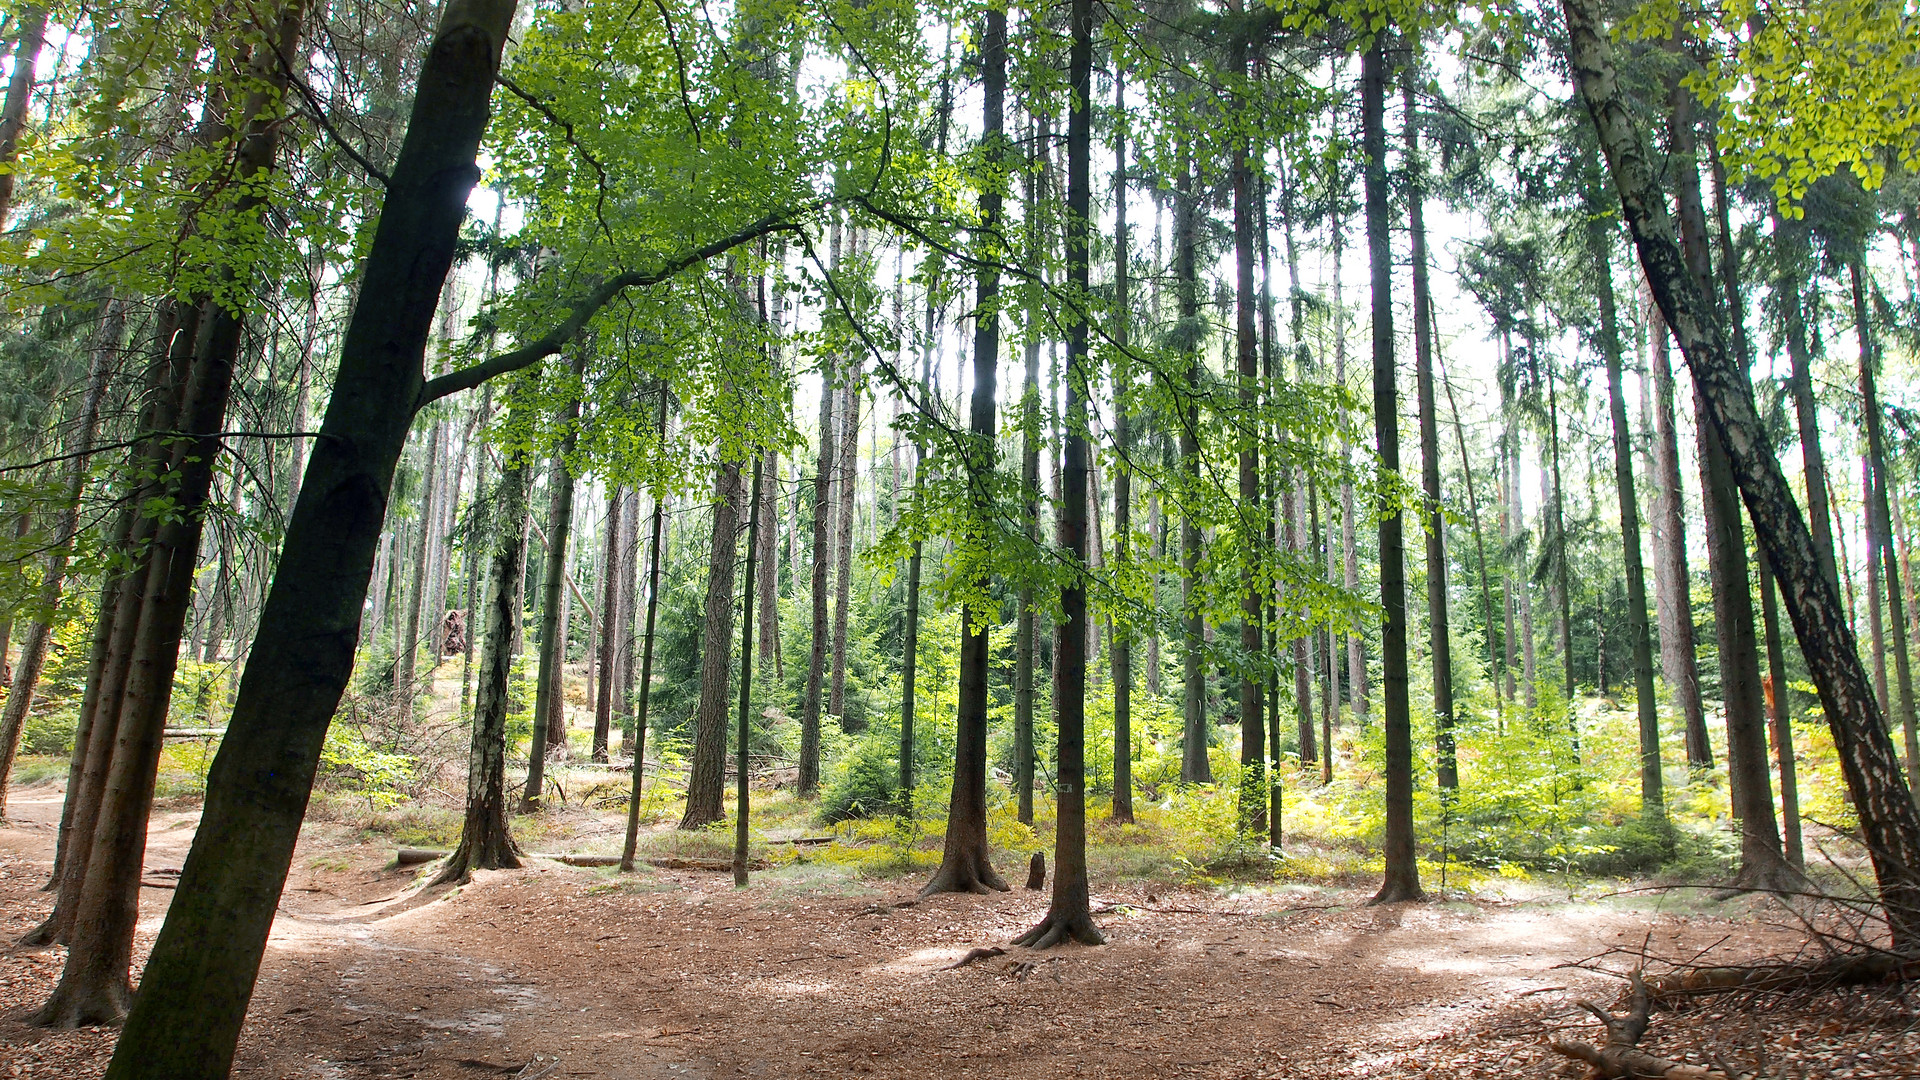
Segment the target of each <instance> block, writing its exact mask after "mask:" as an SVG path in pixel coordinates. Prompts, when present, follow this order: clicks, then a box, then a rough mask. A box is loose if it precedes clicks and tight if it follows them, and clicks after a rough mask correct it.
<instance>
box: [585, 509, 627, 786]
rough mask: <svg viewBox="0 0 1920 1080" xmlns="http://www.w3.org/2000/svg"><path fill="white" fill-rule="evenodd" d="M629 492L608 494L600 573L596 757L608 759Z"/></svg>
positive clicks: (594, 732) (595, 705)
mask: <svg viewBox="0 0 1920 1080" xmlns="http://www.w3.org/2000/svg"><path fill="white" fill-rule="evenodd" d="M626 501H627V498H626V492H625V491H623V490H621V489H620V488H619V487H617V486H616V487H614V488H612V490H610V491H609V492H608V493H607V518H606V524H605V525H604V526H603V530H604V536H603V537H602V540H603V541H604V542H605V545H606V551H605V555H604V556H603V561H602V564H601V565H602V567H603V569H602V570H601V573H600V635H599V637H600V643H599V644H600V655H599V661H600V693H599V694H598V695H596V696H595V698H594V701H593V760H595V761H598V762H605V761H606V760H607V743H608V741H609V740H610V739H611V737H612V732H613V699H614V694H613V689H614V687H615V686H617V685H618V679H617V678H616V676H617V675H618V670H617V669H618V667H619V656H620V651H619V650H620V633H619V626H620V581H621V578H622V576H623V575H622V573H621V570H622V566H621V559H620V546H621V545H620V541H621V539H622V538H623V536H624V534H625V532H626V525H625V523H624V522H623V521H622V520H621V516H620V515H621V511H623V510H624V509H625V508H626Z"/></svg>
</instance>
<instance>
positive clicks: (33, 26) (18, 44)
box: [0, 4, 47, 653]
mask: <svg viewBox="0 0 1920 1080" xmlns="http://www.w3.org/2000/svg"><path fill="white" fill-rule="evenodd" d="M15 18H16V25H17V26H19V28H20V31H19V34H18V35H16V36H15V38H14V41H13V77H12V78H11V79H9V80H8V81H7V98H6V102H5V104H3V105H0V228H5V227H6V224H7V213H8V211H10V210H12V209H13V193H14V181H15V174H14V165H15V163H16V162H18V161H19V159H20V136H21V135H22V134H24V133H25V132H26V129H27V109H28V106H29V105H31V104H32V102H33V83H34V73H35V68H36V65H37V64H38V63H39V59H40V50H41V48H42V47H44V46H45V45H46V41H47V9H46V8H43V7H41V6H40V5H38V4H29V5H27V6H25V7H23V8H21V9H20V11H19V13H18V15H16V16H15ZM4 652H5V650H4V649H0V653H4Z"/></svg>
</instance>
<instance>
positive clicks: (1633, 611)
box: [1587, 175, 1667, 823]
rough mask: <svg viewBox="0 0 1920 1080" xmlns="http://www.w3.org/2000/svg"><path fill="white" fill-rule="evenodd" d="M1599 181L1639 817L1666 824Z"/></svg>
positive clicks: (1606, 356)
mask: <svg viewBox="0 0 1920 1080" xmlns="http://www.w3.org/2000/svg"><path fill="white" fill-rule="evenodd" d="M1604 199H1605V193H1604V191H1602V190H1600V188H1599V177H1598V176H1597V175H1596V176H1594V177H1593V180H1592V195H1591V201H1592V202H1593V203H1594V204H1595V205H1594V208H1593V209H1592V210H1590V211H1589V213H1588V216H1587V249H1588V253H1589V255H1590V256H1591V258H1592V259H1593V263H1594V267H1593V270H1594V283H1595V285H1596V286H1597V287H1598V290H1599V292H1598V295H1599V299H1600V341H1599V345H1600V356H1601V359H1602V360H1603V361H1604V362H1605V363H1606V367H1607V415H1608V417H1609V419H1610V420H1611V421H1612V425H1613V484H1614V490H1615V492H1616V493H1617V494H1618V496H1619V500H1620V546H1621V548H1622V549H1623V553H1622V557H1623V559H1624V560H1625V562H1626V574H1627V635H1628V638H1629V645H1630V648H1631V650H1632V653H1633V690H1634V709H1635V713H1636V715H1637V716H1638V718H1639V721H1640V816H1641V818H1642V820H1644V821H1647V822H1654V821H1659V822H1663V823H1664V822H1665V820H1666V814H1667V810H1666V791H1665V784H1664V778H1663V777H1662V775H1661V772H1660V717H1659V713H1658V712H1657V711H1656V708H1655V706H1656V704H1657V703H1656V701H1655V699H1654V692H1653V643H1652V642H1651V641H1650V640H1649V638H1650V637H1651V634H1650V633H1649V629H1648V626H1647V581H1646V570H1645V568H1644V567H1643V566H1642V564H1641V558H1640V500H1639V497H1638V496H1637V495H1636V494H1635V492H1634V485H1633V433H1632V432H1631V431H1630V430H1628V428H1627V398H1626V389H1625V387H1624V386H1623V385H1622V381H1623V376H1622V375H1621V372H1620V321H1619V314H1618V310H1617V308H1616V305H1615V302H1614V295H1613V261H1612V258H1611V254H1610V250H1611V248H1612V246H1613V237H1612V236H1611V235H1610V233H1609V227H1608V225H1607V221H1606V218H1605V217H1604V216H1603V215H1601V214H1600V213H1599V212H1598V210H1599V204H1600V203H1601V202H1602V201H1603V200H1604Z"/></svg>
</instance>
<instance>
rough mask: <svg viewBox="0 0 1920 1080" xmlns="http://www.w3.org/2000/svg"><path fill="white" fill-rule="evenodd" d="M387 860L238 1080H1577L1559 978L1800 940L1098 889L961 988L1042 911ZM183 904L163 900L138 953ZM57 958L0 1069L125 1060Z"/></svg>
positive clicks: (331, 829) (355, 893) (318, 860)
mask: <svg viewBox="0 0 1920 1080" xmlns="http://www.w3.org/2000/svg"><path fill="white" fill-rule="evenodd" d="M58 799H59V793H58V791H57V789H55V788H53V787H51V786H43V787H38V788H28V789H25V790H23V791H20V792H18V793H16V795H15V797H14V798H13V799H12V801H11V806H12V808H13V812H14V815H15V817H14V824H13V825H12V826H10V827H4V828H0V940H4V941H6V942H11V941H14V940H17V939H18V937H19V935H20V934H21V933H22V932H24V931H25V930H26V929H28V928H29V927H30V926H32V925H33V924H34V923H35V922H37V921H38V920H39V919H40V918H42V917H43V916H44V914H45V912H46V911H47V910H48V908H49V906H50V902H49V896H48V894H46V893H43V892H39V891H37V890H38V889H39V886H40V885H41V884H42V883H43V882H44V880H45V878H46V874H47V871H48V870H49V868H50V866H51V857H52V840H53V831H54V830H53V822H55V821H56V820H57V817H58V813H59V802H58ZM195 820H196V815H195V813H194V812H193V811H192V810H191V809H188V810H177V809H176V810H166V811H163V812H161V813H158V814H157V815H156V817H155V819H154V822H153V826H152V830H151V833H150V840H149V847H148V854H147V866H148V878H149V880H152V881H156V882H164V880H165V877H164V873H162V872H163V871H164V869H165V868H169V867H178V866H179V865H180V863H181V861H182V860H183V858H184V856H185V853H186V849H187V845H188V843H189V842H190V840H191V836H192V829H193V825H194V822H195ZM391 856H392V849H391V846H374V845H372V844H369V843H361V842H359V841H358V840H357V839H356V838H355V837H352V836H350V835H349V834H347V833H346V832H345V830H343V829H341V828H340V827H338V826H327V825H317V824H316V825H310V826H309V828H308V830H307V832H306V834H305V835H304V836H303V839H302V843H301V848H300V850H299V852H298V854H297V856H296V859H295V862H294V870H293V873H292V875H291V877H290V879H289V881H288V883H287V889H286V892H285V895H284V898H283V901H282V906H281V913H280V917H279V919H278V921H277V922H276V924H275V928H274V932H273V938H272V943H271V947H270V949H269V951H268V954H267V957H266V961H265V964H264V966H263V968H262V971H261V976H260V983H259V987H258V990H257V992H256V993H255V996H254V1000H253V1007H252V1011H251V1013H250V1014H249V1017H248V1021H247V1027H246V1030H245V1033H244V1034H243V1036H242V1039H241V1046H240V1053H239V1060H238V1065H237V1068H236V1075H239V1076H244V1077H275V1078H279V1077H286V1078H296V1077H298V1078H303V1080H304V1078H314V1080H331V1078H339V1080H348V1078H353V1080H358V1078H373V1077H436V1078H440V1077H444V1078H467V1080H470V1078H476V1077H485V1076H489V1075H499V1076H511V1075H516V1074H518V1075H522V1076H528V1077H531V1076H534V1075H538V1074H541V1073H542V1072H543V1070H548V1067H549V1066H553V1068H552V1069H551V1071H547V1072H545V1075H548V1076H553V1077H610V1078H613V1077H618V1078H626V1077H634V1078H638V1077H668V1078H676V1080H690V1078H719V1077H742V1076H744V1077H802V1076H835V1077H837V1076H849V1075H868V1076H875V1077H913V1078H919V1077H925V1076H928V1075H933V1074H940V1075H955V1076H989V1075H990V1076H993V1077H996V1078H1022V1077H1034V1078H1039V1077H1059V1076H1090V1077H1128V1078H1148V1077H1155V1078H1157V1077H1234V1078H1237V1077H1322V1076H1327V1077H1331V1076H1426V1075H1445V1076H1513V1075H1534V1076H1551V1075H1566V1076H1577V1075H1580V1074H1581V1072H1582V1070H1581V1069H1578V1068H1575V1067H1573V1066H1572V1065H1571V1064H1567V1063H1563V1062H1561V1061H1560V1059H1558V1058H1555V1057H1553V1056H1552V1055H1551V1054H1549V1053H1548V1052H1547V1051H1546V1050H1545V1048H1544V1047H1543V1046H1542V1038H1543V1036H1544V1035H1545V1034H1546V1033H1547V1032H1549V1031H1552V1030H1556V1029H1560V1030H1565V1031H1566V1032H1568V1033H1573V1034H1577V1035H1578V1036H1580V1037H1585V1038H1591V1037H1592V1035H1593V1032H1594V1029H1595V1025H1594V1024H1593V1023H1592V1022H1591V1021H1590V1020H1586V1019H1584V1018H1583V1017H1582V1016H1581V1015H1580V1014H1577V1013H1576V1011H1575V1010H1574V1009H1573V1008H1572V1004H1571V1003H1572V1001H1573V999H1574V998H1576V997H1579V996H1588V997H1594V998H1597V999H1599V1000H1603V1001H1611V1000H1613V999H1614V997H1615V995H1616V994H1617V988H1618V983H1617V982H1615V981H1613V980H1609V979H1607V978H1604V977H1602V976H1599V975H1596V974H1593V973H1591V972H1588V971H1584V970H1579V969H1573V968H1568V967H1564V966H1562V965H1564V964H1566V963H1569V962H1572V961H1578V960H1581V959H1582V958H1586V957H1590V956H1593V955H1595V954H1598V953H1601V952H1602V951H1604V950H1606V949H1607V948H1609V947H1613V946H1622V945H1625V946H1638V945H1639V944H1640V943H1641V942H1642V941H1645V940H1648V939H1649V935H1651V942H1652V945H1653V947H1654V948H1655V949H1658V950H1661V951H1665V952H1668V953H1673V952H1679V951H1690V950H1696V949H1701V948H1706V947H1708V946H1710V945H1712V944H1714V943H1715V942H1719V941H1723V940H1725V939H1728V938H1730V937H1736V938H1738V939H1739V940H1740V941H1741V942H1742V943H1743V944H1744V946H1745V947H1747V948H1750V949H1764V948H1770V947H1785V946H1787V945H1789V944H1790V943H1791V942H1790V940H1789V939H1790V938H1791V937H1792V935H1791V934H1790V933H1789V932H1788V931H1786V930H1785V929H1782V928H1777V927H1772V926H1770V925H1769V924H1768V923H1767V922H1766V921H1765V920H1758V921H1757V920H1755V919H1753V918H1752V917H1751V916H1750V915H1748V914H1746V913H1745V912H1744V911H1735V912H1731V913H1729V914H1724V915H1723V914H1701V913H1699V912H1693V913H1671V914H1662V913H1659V912H1658V911H1657V910H1654V909H1653V908H1651V907H1647V906H1641V907H1631V906H1626V905H1622V904H1599V905H1595V904H1588V905H1584V906H1577V907H1576V906H1569V905H1566V904H1561V903H1552V902H1543V903H1529V904H1513V905H1490V904H1467V903H1448V904H1423V905H1398V906H1393V907H1388V908H1366V907H1364V906H1361V902H1362V901H1364V899H1365V896H1364V894H1359V893H1354V894H1340V893H1331V894H1330V893H1327V892H1325V891H1315V892H1311V893H1308V892H1305V891H1302V892H1301V893H1298V894H1295V893H1290V892H1288V891H1285V890H1280V891H1258V892H1250V893H1246V894H1243V895H1238V896H1223V895H1222V894H1220V893H1219V892H1217V891H1210V890H1190V889H1170V888H1152V887H1147V886H1130V887H1129V888H1128V889H1126V890H1125V891H1122V890H1119V889H1116V888H1114V887H1111V886H1110V885H1103V883H1101V882H1095V885H1094V892H1095V896H1096V901H1095V902H1096V905H1099V906H1103V907H1107V908H1109V909H1112V910H1108V911H1106V912H1105V913H1104V914H1102V915H1101V917H1100V920H1101V924H1102V926H1103V927H1104V929H1105V931H1106V933H1107V935H1108V939H1109V944H1108V945H1107V946H1105V947H1102V948H1084V947H1068V948H1063V949H1056V950H1050V951H1047V952H1042V953H1031V952H1028V951H1026V950H1020V949H1008V950H1007V952H1006V953H1005V954H1004V955H1000V956H995V957H993V958H991V959H988V960H984V961H981V962H978V963H974V964H972V965H969V966H966V967H963V968H960V969H958V970H943V968H944V967H945V966H946V965H949V964H951V963H953V962H954V961H955V960H956V959H958V958H959V957H961V956H963V955H964V954H965V953H966V952H967V951H968V950H969V949H970V948H972V947H974V946H991V945H999V946H1004V945H1005V944H1006V942H1007V941H1008V940H1009V939H1010V938H1012V937H1013V936H1014V935H1015V934H1017V933H1018V932H1020V931H1022V930H1024V929H1026V928H1027V927H1029V926H1031V925H1032V924H1033V923H1034V922H1036V921H1037V920H1038V918H1039V917H1040V915H1041V914H1042V912H1043V911H1044V909H1045V894H1044V893H1029V892H1024V891H1015V892H1012V893H1007V894H1002V895H997V896H991V897H970V896H969V897H936V898H932V899H929V900H925V901H919V902H913V901H912V897H913V889H914V886H915V885H917V884H918V882H917V881H908V880H901V881H892V882H862V881H858V880H854V879H850V878H847V877H846V876H844V874H840V873H838V872H831V873H830V872H826V871H814V872H808V871H806V870H794V869H789V870H784V871H780V872H776V873H770V874H767V875H762V876H759V877H758V879H757V881H756V883H755V885H754V886H753V887H751V888H749V889H747V890H744V891H736V890H734V889H733V888H732V887H731V882H730V879H729V878H728V877H727V876H726V875H724V874H714V873H704V872H698V871H671V870H650V871H648V872H645V873H641V874H638V875H631V876H628V877H626V878H624V879H622V878H619V877H616V876H614V875H612V874H611V873H609V872H605V871H593V870H583V869H576V868H572V867H568V866H564V865H560V864H557V863H552V862H544V861H542V862H535V863H532V864H530V866H529V867H528V868H527V869H523V870H518V871H501V872H492V873H482V874H480V875H478V877H477V878H476V880H475V881H474V882H473V883H472V884H470V885H468V886H466V887H464V888H461V889H459V890H457V891H453V892H451V893H442V894H439V895H437V896H436V897H431V898H428V897H408V896H406V895H404V890H405V889H406V888H407V886H409V885H410V884H411V882H412V880H413V874H412V872H411V871H410V870H394V869H387V868H386V865H385V864H386V863H388V862H389V861H390V860H391ZM171 896H172V893H171V891H170V890H168V889H165V888H148V889H144V890H143V891H142V894H141V901H142V907H141V921H140V940H139V944H138V948H139V951H140V952H141V953H142V954H144V951H145V949H146V948H147V947H148V946H149V945H150V944H151V940H152V935H153V933H154V932H155V931H156V930H157V929H158V927H159V924H160V921H161V919H162V918H163V916H164V914H165V911H166V905H167V903H168V901H169V900H170V898H171ZM1122 905H1127V906H1122ZM61 957H62V953H61V950H58V949H49V950H20V949H13V948H7V949H4V951H0V1076H7V1077H12V1076H59V1077H73V1078H76V1080H78V1078H84V1077H91V1076H95V1075H98V1073H99V1070H100V1069H102V1068H103V1067H104V1064H105V1058H106V1055H107V1053H109V1052H110V1048H111V1040H112V1031H111V1030H110V1029H106V1030H99V1029H96V1030H87V1031H79V1032H45V1031H41V1030H38V1029H35V1028H31V1027H28V1026H27V1025H25V1024H24V1023H23V1022H22V1019H23V1017H24V1015H25V1011H26V1010H27V1009H28V1008H29V1007H31V1006H33V1005H36V1004H37V1003H38V1002H39V1001H41V1000H43V999H44V997H45V995H46V993H47V990H48V989H49V988H50V987H51V985H52V983H53V981H54V980H55V979H56V978H57V976H58V973H59V965H60V962H61ZM1667 1029H1668V1030H1677V1029H1676V1028H1675V1025H1673V1024H1668V1025H1667ZM1661 1034H1662V1029H1661V1026H1660V1025H1659V1024H1656V1030H1655V1037H1654V1038H1653V1039H1650V1040H1649V1041H1650V1045H1652V1047H1653V1048H1655V1049H1665V1050H1666V1051H1668V1052H1673V1053H1684V1051H1685V1050H1686V1049H1687V1047H1686V1046H1685V1045H1684V1040H1683V1045H1680V1046H1672V1045H1667V1046H1664V1047H1663V1046H1662V1040H1661V1038H1660V1036H1661ZM1908 1035H1909V1036H1910V1035H1911V1032H1909V1033H1908ZM1769 1037H1770V1036H1769ZM1884 1041H1885V1040H1881V1042H1884ZM1876 1045H1877V1044H1876ZM1890 1052H1891V1051H1890ZM1902 1052H1904V1051H1902ZM1892 1060H1893V1059H1888V1063H1886V1064H1882V1063H1880V1061H1881V1059H1880V1058H1878V1057H1876V1058H1875V1059H1873V1060H1872V1061H1869V1060H1868V1059H1867V1058H1866V1057H1861V1058H1860V1059H1859V1068H1858V1069H1857V1070H1855V1071H1851V1072H1849V1071H1848V1070H1847V1069H1845V1068H1839V1069H1832V1070H1827V1071H1818V1072H1809V1073H1804V1074H1803V1075H1857V1076H1881V1075H1886V1076H1895V1075H1920V1066H1911V1065H1910V1063H1911V1062H1912V1061H1913V1060H1916V1059H1914V1058H1906V1059H1905V1060H1906V1061H1907V1062H1908V1063H1909V1065H1905V1066H1903V1065H1897V1064H1891V1061H1892ZM1888 1069H1892V1070H1894V1071H1887V1070H1888ZM1909 1070H1910V1071H1909Z"/></svg>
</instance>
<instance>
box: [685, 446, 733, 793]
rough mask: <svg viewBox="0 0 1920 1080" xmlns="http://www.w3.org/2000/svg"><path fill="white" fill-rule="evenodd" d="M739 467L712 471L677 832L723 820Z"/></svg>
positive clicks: (725, 466)
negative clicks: (688, 753)
mask: <svg viewBox="0 0 1920 1080" xmlns="http://www.w3.org/2000/svg"><path fill="white" fill-rule="evenodd" d="M742 494H744V492H743V490H742V485H741V479H740V463H739V462H737V461H728V462H722V463H721V464H720V465H719V466H717V467H716V468H715V470H714V484H713V541H712V546H711V547H710V548H709V549H708V558H707V606H706V623H705V626H704V629H703V630H702V632H701V635H700V704H699V706H698V708H697V709H696V711H695V712H694V721H693V760H692V762H691V765H690V767H689V770H688V773H687V809H686V813H684V814H682V815H681V817H680V827H681V828H682V829H698V828H703V827H705V826H707V825H711V824H713V823H714V822H716V821H719V820H720V819H721V818H722V817H724V816H725V814H724V810H723V807H722V805H721V804H722V802H723V801H724V795H725V792H726V759H727V701H728V693H727V691H728V689H729V688H730V686H731V681H732V675H733V568H734V561H735V559H734V557H735V555H736V554H737V548H738V545H739V536H740V498H741V496H742Z"/></svg>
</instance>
